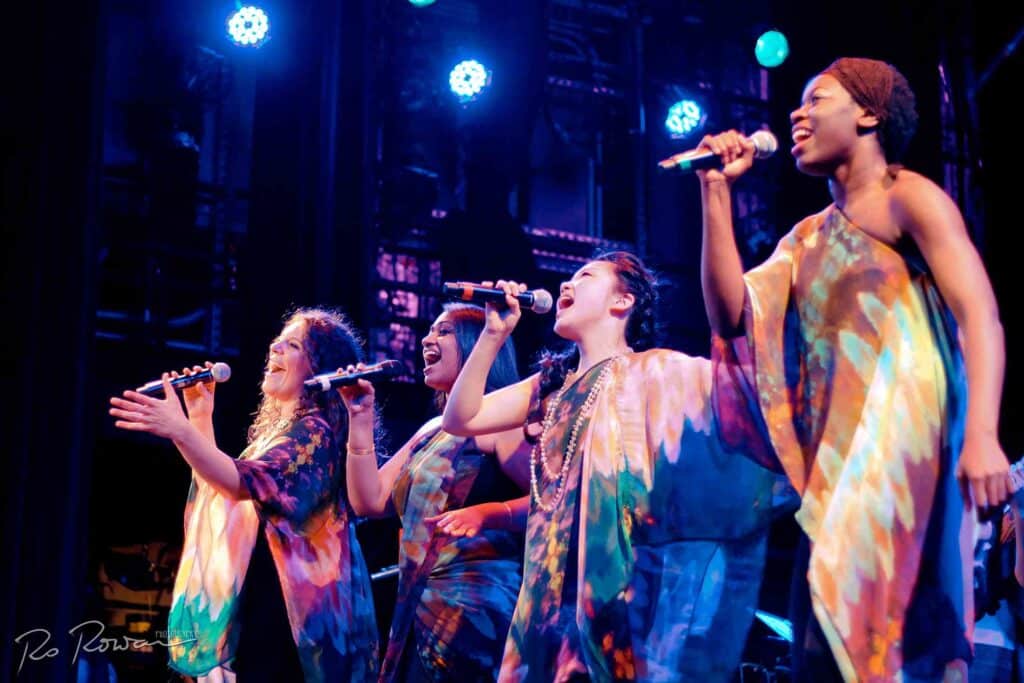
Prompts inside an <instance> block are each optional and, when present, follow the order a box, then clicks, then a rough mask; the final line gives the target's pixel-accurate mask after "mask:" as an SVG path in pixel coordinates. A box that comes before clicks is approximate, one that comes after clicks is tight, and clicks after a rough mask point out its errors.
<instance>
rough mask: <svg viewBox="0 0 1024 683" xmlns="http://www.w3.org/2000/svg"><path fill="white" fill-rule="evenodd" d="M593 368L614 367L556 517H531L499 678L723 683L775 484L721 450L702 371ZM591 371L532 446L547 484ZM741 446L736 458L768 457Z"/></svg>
mask: <svg viewBox="0 0 1024 683" xmlns="http://www.w3.org/2000/svg"><path fill="white" fill-rule="evenodd" d="M605 363H613V364H614V367H613V369H612V370H611V371H610V374H609V376H608V380H607V384H606V385H605V386H604V388H603V389H602V391H601V392H600V393H599V394H597V397H596V401H595V402H594V404H593V409H592V413H591V415H589V416H585V418H584V421H583V422H582V423H581V424H580V427H579V432H578V446H577V448H578V449H579V452H578V453H577V454H575V455H574V456H573V459H572V460H571V463H570V467H569V470H568V472H567V475H566V482H567V483H566V490H565V496H564V498H563V499H562V501H561V504H560V505H558V506H556V507H555V508H554V510H552V511H551V512H547V511H545V510H544V509H543V508H541V507H540V506H538V505H537V504H536V502H534V503H533V505H532V507H531V510H530V518H529V521H528V523H527V535H526V558H525V564H524V568H523V588H522V591H521V592H520V594H519V600H518V602H517V604H516V612H515V616H514V617H513V621H512V628H511V631H510V632H509V638H508V642H507V643H506V647H505V655H504V660H503V661H502V670H501V680H503V681H555V682H556V683H558V682H561V681H568V680H573V679H574V678H578V677H583V678H585V677H589V678H590V679H592V680H594V681H610V680H616V681H634V680H642V681H684V680H685V681H697V680H699V681H728V680H731V678H732V676H733V674H734V673H735V670H736V667H737V665H738V663H739V656H740V653H741V649H742V647H743V644H744V641H745V638H746V633H747V630H748V629H749V627H750V623H751V621H752V619H753V612H754V608H755V606H756V603H757V595H758V589H759V587H760V584H761V574H762V568H763V564H764V551H765V538H766V527H767V524H768V522H769V521H770V518H771V501H772V486H773V483H774V477H773V476H772V475H771V473H769V472H768V471H767V470H765V469H764V468H762V467H760V466H758V465H756V464H754V463H753V462H752V461H751V460H749V459H747V458H743V457H739V456H737V455H735V454H734V453H732V452H730V451H729V449H728V448H727V447H726V445H725V444H724V443H722V442H721V441H720V439H719V437H718V429H717V422H718V420H717V418H716V416H715V415H714V410H713V403H714V402H713V401H712V397H711V388H712V372H711V370H712V368H711V363H710V362H709V361H708V360H707V359H702V358H691V357H689V356H686V355H684V354H681V353H676V352H673V351H666V350H661V349H656V350H653V351H647V352H644V353H637V354H631V355H628V356H624V357H621V358H619V359H617V360H608V361H605ZM603 367H604V364H603V363H601V364H598V365H597V366H595V367H594V368H591V369H590V370H589V371H588V372H586V373H584V375H583V376H582V377H580V378H578V379H577V380H576V381H575V383H574V384H572V385H570V386H569V387H568V388H567V389H566V391H565V392H564V394H563V395H562V397H561V400H560V403H559V404H558V405H557V407H556V413H555V415H554V418H555V422H554V424H553V426H552V428H551V429H549V430H548V434H547V441H546V442H545V449H546V452H547V453H548V454H549V457H553V462H552V463H551V465H550V466H551V468H553V469H554V470H556V471H557V469H558V468H559V467H560V466H561V464H562V461H561V456H562V455H563V454H564V453H565V450H566V447H567V444H568V440H569V438H570V432H571V430H572V428H573V425H574V424H575V421H576V417H577V414H578V413H579V411H580V409H581V407H582V406H583V405H584V403H585V402H586V400H587V395H588V393H589V392H590V390H591V387H592V386H593V385H594V383H595V382H597V381H598V378H599V376H600V373H601V372H602V370H603ZM726 379H728V378H726ZM734 398H735V397H734V396H733V394H729V393H728V392H725V393H724V394H723V395H722V396H720V397H719V400H718V405H721V406H725V407H731V400H732V399H734ZM741 398H742V397H741ZM551 400H554V398H553V395H552V396H549V397H548V398H547V399H546V401H551ZM537 409H538V407H536V406H535V410H534V412H535V413H536V410H537ZM754 437H755V438H758V439H760V440H759V442H758V445H757V446H755V445H754V444H749V447H761V448H766V447H767V446H766V442H765V441H764V439H763V438H760V437H759V436H758V434H757V433H754ZM743 447H748V444H743ZM537 469H538V471H539V472H542V471H543V468H541V467H540V466H538V467H537ZM538 476H539V477H541V476H542V475H541V474H538ZM545 477H546V475H543V477H542V479H541V483H540V484H539V485H540V487H541V491H542V495H543V497H544V500H545V501H549V500H550V499H552V498H553V496H554V490H555V486H554V485H553V483H552V482H551V481H548V480H546V478H545ZM545 482H546V483H545Z"/></svg>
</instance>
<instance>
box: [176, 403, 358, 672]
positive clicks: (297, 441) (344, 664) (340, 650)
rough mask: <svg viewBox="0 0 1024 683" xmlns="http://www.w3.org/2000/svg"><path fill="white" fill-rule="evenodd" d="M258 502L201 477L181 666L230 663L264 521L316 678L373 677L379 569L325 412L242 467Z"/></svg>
mask: <svg viewBox="0 0 1024 683" xmlns="http://www.w3.org/2000/svg"><path fill="white" fill-rule="evenodd" d="M235 463H236V466H237V467H238V474H239V477H240V478H241V482H242V484H243V486H244V487H245V488H246V490H247V491H248V492H249V494H250V495H251V497H252V498H251V499H249V500H239V501H235V500H230V499H228V498H225V497H224V496H222V495H220V494H219V493H217V492H216V491H215V490H214V489H213V488H212V487H210V486H209V485H207V484H206V483H205V482H204V481H202V480H201V479H195V478H194V479H193V481H192V488H191V490H190V491H189V497H188V503H187V504H186V507H185V542H184V547H183V549H182V556H181V564H180V566H179V567H178V574H177V577H176V579H175V583H174V596H173V601H172V606H171V613H170V620H169V625H168V635H169V640H172V641H182V642H180V644H179V645H177V646H173V647H171V648H170V658H171V662H170V663H171V666H172V667H173V668H174V669H176V670H178V671H180V672H181V673H184V674H188V675H191V676H199V675H203V674H207V673H209V672H210V671H211V670H213V669H215V668H217V667H219V666H226V668H230V666H231V661H232V658H233V657H234V656H235V648H236V645H237V643H238V639H239V635H240V634H239V631H238V628H236V626H237V616H238V602H239V600H238V599H239V595H240V593H241V590H242V586H243V583H244V581H245V576H246V570H247V568H248V566H249V559H250V557H251V555H252V551H253V547H254V545H255V543H256V534H257V533H258V529H259V527H260V523H261V522H262V523H263V524H264V525H265V529H266V534H265V536H266V540H267V544H268V546H269V548H270V553H271V555H272V557H273V561H274V565H275V567H276V568H277V575H278V578H279V579H280V582H281V591H282V593H283V595H284V602H285V608H286V611H287V614H288V622H289V624H290V626H291V631H292V636H293V638H294V640H295V646H296V648H297V650H298V655H299V661H300V663H301V665H302V669H303V671H304V673H305V678H306V680H307V681H325V680H326V681H340V680H344V681H371V680H373V679H374V678H375V677H376V674H377V628H376V624H375V620H374V611H373V600H372V595H371V592H370V581H369V573H368V572H367V569H366V565H365V563H364V562H363V556H362V551H361V550H360V548H359V544H358V542H357V540H356V535H355V528H354V526H353V525H352V524H350V521H349V511H348V506H347V502H346V499H345V497H344V471H345V470H344V466H345V465H344V461H343V460H342V458H341V457H340V456H339V454H338V447H337V444H336V443H335V438H334V435H333V434H332V432H331V429H330V427H329V426H328V424H327V423H326V422H325V421H324V420H323V419H322V418H321V417H319V416H318V415H317V414H315V413H314V414H312V415H306V416H304V417H302V418H300V419H298V420H296V421H295V422H294V423H293V424H291V425H290V426H289V427H288V428H287V430H286V431H285V432H283V433H281V434H279V435H277V436H276V437H274V438H271V439H269V440H266V441H262V442H254V443H253V444H251V445H250V447H249V448H247V449H246V450H245V452H244V453H243V454H242V455H241V457H240V458H239V459H238V460H236V461H235Z"/></svg>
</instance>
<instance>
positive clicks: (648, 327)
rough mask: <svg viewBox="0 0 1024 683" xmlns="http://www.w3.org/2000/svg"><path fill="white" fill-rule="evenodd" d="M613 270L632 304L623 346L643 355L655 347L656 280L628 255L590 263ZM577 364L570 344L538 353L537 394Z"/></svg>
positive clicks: (609, 254)
mask: <svg viewBox="0 0 1024 683" xmlns="http://www.w3.org/2000/svg"><path fill="white" fill-rule="evenodd" d="M590 260H591V262H593V261H605V262H607V263H611V264H612V265H613V266H615V274H616V275H617V276H618V278H619V286H620V287H621V288H622V290H623V291H624V292H628V293H629V294H632V295H633V298H634V303H633V307H632V309H631V310H630V312H629V317H628V318H627V320H626V343H627V344H629V346H630V348H632V349H633V350H634V351H646V350H647V349H652V348H654V347H655V346H657V345H658V340H659V336H660V334H659V326H658V315H657V307H658V287H659V286H660V282H659V279H658V276H657V275H656V274H655V273H654V272H653V271H652V270H651V269H650V268H648V267H647V266H646V265H645V264H644V262H643V261H642V260H641V259H640V257H639V256H637V255H636V254H632V253H630V252H628V251H602V252H598V253H597V254H596V255H594V257H593V258H591V259H590ZM578 363H579V349H578V348H577V347H576V345H575V344H572V345H571V346H569V347H568V348H566V349H563V350H561V351H548V350H544V351H542V352H541V355H540V358H539V360H538V361H537V369H538V370H539V371H540V394H541V396H546V395H547V394H548V393H550V392H551V391H552V390H553V389H554V388H555V387H557V386H560V385H561V384H562V382H564V381H565V376H566V375H567V374H568V373H569V371H570V370H571V368H572V366H574V365H576V364H578Z"/></svg>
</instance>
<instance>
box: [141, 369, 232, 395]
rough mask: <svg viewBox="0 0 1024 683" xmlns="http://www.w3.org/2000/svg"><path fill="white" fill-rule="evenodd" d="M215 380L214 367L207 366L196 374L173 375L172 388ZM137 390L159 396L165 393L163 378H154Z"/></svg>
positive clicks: (185, 387) (184, 387) (181, 387)
mask: <svg viewBox="0 0 1024 683" xmlns="http://www.w3.org/2000/svg"><path fill="white" fill-rule="evenodd" d="M215 381H217V380H216V378H214V376H213V369H212V368H206V369H205V370H201V371H200V372H197V373H196V374H194V375H181V376H179V377H173V378H172V379H171V388H173V389H187V388H188V387H191V386H195V385H196V384H201V383H206V382H215ZM135 391H137V392H138V393H140V394H145V395H146V396H159V395H160V394H163V393H164V385H163V382H162V381H161V380H154V381H152V382H147V383H146V384H143V385H142V386H141V387H139V388H138V389H136V390H135Z"/></svg>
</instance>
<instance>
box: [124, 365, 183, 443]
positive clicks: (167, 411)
mask: <svg viewBox="0 0 1024 683" xmlns="http://www.w3.org/2000/svg"><path fill="white" fill-rule="evenodd" d="M161 381H162V382H163V385H164V398H154V397H152V396H146V395H145V394H140V393H138V392H137V391H130V390H129V391H125V392H124V395H123V396H124V397H123V398H118V397H117V396H114V397H112V398H111V399H110V403H111V405H112V406H114V407H113V408H111V409H110V414H111V415H113V416H114V417H116V418H118V419H117V421H116V422H114V426H115V427H117V428H118V429H127V430H128V431H133V432H149V433H150V434H154V435H156V436H160V437H163V438H165V439H171V440H172V441H177V440H178V439H179V437H181V436H182V435H183V434H184V433H185V432H186V431H187V430H190V429H194V428H193V427H192V426H191V425H190V424H189V421H188V418H187V417H186V416H185V411H184V410H183V409H182V407H181V401H180V400H179V399H178V395H177V394H176V393H174V389H173V388H172V387H171V375H170V374H169V373H166V372H165V373H164V374H163V377H162V378H161Z"/></svg>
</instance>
